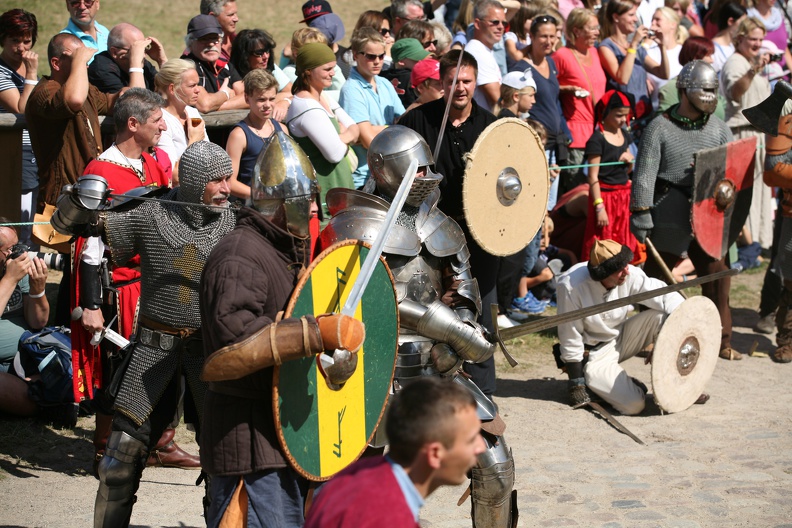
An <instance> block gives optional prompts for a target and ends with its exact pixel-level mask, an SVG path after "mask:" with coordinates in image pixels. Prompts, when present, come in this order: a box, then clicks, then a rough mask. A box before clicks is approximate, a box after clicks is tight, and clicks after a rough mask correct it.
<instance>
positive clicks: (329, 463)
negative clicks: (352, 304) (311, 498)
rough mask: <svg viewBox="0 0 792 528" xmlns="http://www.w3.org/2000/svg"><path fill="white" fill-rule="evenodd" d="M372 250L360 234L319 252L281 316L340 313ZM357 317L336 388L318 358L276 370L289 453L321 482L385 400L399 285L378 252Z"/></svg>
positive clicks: (361, 443) (349, 454)
mask: <svg viewBox="0 0 792 528" xmlns="http://www.w3.org/2000/svg"><path fill="white" fill-rule="evenodd" d="M368 253H369V246H368V245H367V244H365V243H363V242H360V241H357V240H348V241H344V242H339V243H338V244H335V245H333V246H331V247H329V248H328V249H327V250H325V251H324V252H322V254H320V255H319V256H318V257H317V258H316V259H315V260H314V261H313V263H311V266H310V267H309V268H308V270H307V272H306V273H305V274H304V275H303V277H302V278H301V279H300V281H299V283H298V284H297V288H296V289H295V291H294V294H293V295H292V298H291V300H290V301H289V305H288V306H287V308H286V313H285V316H286V317H300V316H303V315H306V314H310V315H319V314H323V313H329V312H334V313H339V312H340V311H341V307H342V306H343V305H344V302H345V301H346V298H347V296H348V295H349V292H350V291H351V289H352V285H353V284H354V282H355V279H356V278H357V276H358V273H359V272H360V267H361V265H362V264H363V262H365V260H366V258H367V256H368ZM355 318H356V319H359V320H361V321H363V322H364V323H365V325H366V339H365V341H364V342H363V347H362V348H361V349H360V350H359V351H358V364H357V368H356V370H355V373H354V374H353V375H352V377H351V378H350V379H349V381H347V382H346V383H345V384H344V385H343V386H342V387H341V388H340V389H339V390H332V389H330V388H329V387H328V385H327V383H326V382H325V379H324V377H323V376H322V374H321V373H320V371H319V369H318V368H317V365H316V357H309V358H304V359H300V360H297V361H290V362H287V363H284V364H283V365H281V366H280V367H276V368H275V375H274V380H273V399H272V405H273V410H274V414H275V425H276V430H277V433H278V437H279V439H280V444H281V447H282V448H283V451H284V453H285V454H286V458H287V459H288V460H289V462H290V463H291V464H292V466H293V467H294V469H295V470H297V471H298V472H299V473H300V474H301V475H303V476H304V477H306V478H307V479H309V480H313V481H323V480H327V479H329V478H330V477H332V476H333V475H334V474H336V473H338V472H339V471H341V470H342V469H344V468H345V467H346V466H348V465H349V464H351V463H352V462H354V461H355V460H357V459H358V457H359V456H360V455H361V454H362V453H363V450H364V449H365V448H366V445H367V444H368V443H369V441H370V440H371V438H372V437H373V435H374V432H375V431H376V429H377V425H378V424H379V422H380V419H381V417H382V414H383V411H384V408H385V404H386V402H387V400H388V394H389V392H390V388H391V383H392V381H393V372H394V368H395V366H396V352H397V349H398V336H399V317H398V305H397V303H396V290H395V289H394V285H393V276H392V275H391V272H390V270H389V269H388V266H387V265H386V264H385V260H384V259H383V258H380V261H379V263H378V265H377V267H376V268H375V270H374V274H373V276H372V277H371V280H370V281H369V284H368V287H367V288H366V290H365V292H364V294H363V299H362V301H361V302H360V304H359V306H358V308H357V311H356V312H355Z"/></svg>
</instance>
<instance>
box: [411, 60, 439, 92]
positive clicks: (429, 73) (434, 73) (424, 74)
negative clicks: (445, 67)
mask: <svg viewBox="0 0 792 528" xmlns="http://www.w3.org/2000/svg"><path fill="white" fill-rule="evenodd" d="M426 79H436V80H438V81H439V80H440V63H439V62H438V61H437V59H433V58H431V57H427V58H425V59H424V60H422V61H418V62H417V63H415V67H414V68H413V70H412V73H411V74H410V84H411V85H412V87H413V88H415V87H416V86H418V85H419V84H421V83H422V82H424V81H425V80H426Z"/></svg>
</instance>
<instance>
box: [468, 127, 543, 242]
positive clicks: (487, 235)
mask: <svg viewBox="0 0 792 528" xmlns="http://www.w3.org/2000/svg"><path fill="white" fill-rule="evenodd" d="M466 159H467V166H466V167H465V180H464V183H463V185H462V202H463V205H464V209H465V220H466V221H467V225H468V228H469V229H470V232H471V234H472V235H473V238H475V239H476V242H478V244H479V245H480V246H481V247H482V248H484V249H485V250H486V251H487V252H488V253H491V254H493V255H496V256H499V257H505V256H507V255H513V254H514V253H517V252H518V251H520V250H521V249H523V248H524V247H525V246H527V245H528V243H529V242H530V241H531V240H533V237H534V235H535V234H536V232H537V231H538V230H539V228H540V227H541V226H542V220H543V219H544V216H545V213H546V212H547V198H548V194H549V192H550V180H549V172H548V168H547V158H545V151H544V147H543V146H542V142H541V140H540V139H539V136H538V135H537V133H536V132H535V131H534V129H533V128H531V127H530V126H528V124H526V123H525V122H523V121H520V120H519V119H514V118H508V119H499V120H497V121H495V122H494V123H492V124H491V125H490V126H488V127H487V128H486V129H484V132H482V133H481V135H480V136H479V138H478V140H476V144H475V145H474V146H473V149H472V150H471V151H470V152H469V153H468V154H467V155H466ZM493 219H497V221H496V222H493Z"/></svg>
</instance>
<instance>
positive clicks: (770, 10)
mask: <svg viewBox="0 0 792 528" xmlns="http://www.w3.org/2000/svg"><path fill="white" fill-rule="evenodd" d="M66 4H67V8H68V20H67V21H66V23H65V27H64V28H63V30H62V32H61V33H59V34H58V35H55V36H47V37H48V38H49V40H48V45H47V62H48V69H49V71H50V73H49V75H45V76H43V77H41V78H39V77H38V75H37V70H38V65H39V60H38V59H39V56H38V53H37V52H35V51H34V50H33V48H34V46H35V44H36V42H37V40H38V39H39V34H38V28H37V22H36V17H35V15H34V14H33V13H29V12H27V11H25V10H24V9H12V10H10V11H7V12H5V13H3V14H2V15H0V47H1V48H2V52H1V53H0V112H5V113H16V114H25V115H26V118H27V124H28V125H27V126H28V129H26V130H25V131H24V132H23V138H22V145H21V149H22V175H21V181H22V196H21V200H20V210H21V219H22V221H23V222H29V221H31V220H32V219H33V215H34V213H40V214H44V215H45V216H46V215H47V214H51V213H52V210H53V208H54V207H53V206H54V204H55V202H56V199H57V195H58V193H59V192H60V188H61V187H62V186H63V185H64V184H66V183H73V182H75V181H76V180H77V178H78V177H80V176H81V175H82V174H83V171H84V169H85V167H86V165H87V164H88V163H89V162H90V161H91V160H92V159H94V158H96V157H98V156H99V155H100V154H101V153H102V152H103V151H104V150H106V149H107V148H109V147H110V146H111V145H112V140H113V138H112V137H110V136H107V137H102V133H101V131H100V130H101V129H100V126H99V116H100V115H102V114H110V113H112V110H113V104H114V100H115V97H117V95H118V94H119V93H123V91H125V90H127V89H129V88H133V87H138V88H146V89H148V90H152V91H156V92H157V93H159V95H161V96H162V98H163V100H164V103H165V106H164V107H163V118H164V122H165V124H166V125H167V129H166V130H163V131H162V133H161V135H160V137H159V141H158V144H157V148H158V149H159V150H158V152H159V155H158V156H156V157H157V160H158V162H160V163H161V164H162V165H163V167H164V169H166V173H167V174H168V175H169V177H170V179H171V185H173V186H177V185H178V183H179V170H178V167H179V158H180V156H181V154H182V153H183V152H184V150H185V149H186V148H187V146H188V145H190V144H192V143H194V142H196V141H210V140H211V141H214V142H217V143H220V144H223V145H225V146H226V148H227V151H228V153H229V154H230V156H231V159H232V161H233V166H234V175H233V177H232V179H231V184H230V186H231V193H232V195H233V196H234V197H236V199H237V200H238V201H240V202H242V201H244V200H246V199H247V198H248V197H249V196H250V181H251V177H252V174H253V166H254V164H255V160H256V158H257V156H258V155H259V153H260V152H261V151H262V150H263V149H264V148H265V147H266V145H267V144H268V143H269V141H270V139H271V138H272V136H273V134H274V133H275V132H278V131H285V132H287V133H289V134H290V135H292V136H293V137H294V138H295V139H296V140H297V142H298V143H299V144H300V145H301V146H302V148H303V149H304V150H305V152H306V153H307V154H308V156H309V158H310V159H311V161H312V163H313V165H314V167H315V169H316V171H317V174H318V177H319V181H320V186H321V200H322V206H323V214H324V218H325V220H326V219H327V217H328V216H327V215H329V211H328V210H327V208H326V206H325V205H324V196H325V194H326V192H327V191H328V190H330V189H331V188H333V187H338V186H343V187H349V188H357V189H362V188H364V186H365V184H366V181H367V179H368V176H369V171H368V165H367V161H366V153H367V147H368V145H369V144H370V142H371V140H372V139H373V138H374V137H375V136H376V135H377V134H378V133H379V132H381V131H382V130H383V129H384V128H386V127H388V126H391V125H393V124H396V123H398V122H399V119H400V118H401V116H403V115H404V114H405V113H409V112H411V111H413V110H414V109H415V108H417V107H419V106H421V105H423V104H427V103H430V102H432V101H435V100H437V99H439V98H441V97H443V84H442V82H441V76H440V72H439V69H440V67H439V62H438V60H439V59H440V58H441V57H442V56H443V55H445V54H446V53H447V52H448V51H450V50H452V49H464V50H465V51H467V52H469V53H470V54H471V55H472V56H473V57H474V58H475V60H476V64H477V70H476V71H477V76H476V89H475V93H474V99H475V101H476V103H477V106H478V107H479V108H481V110H482V111H488V112H492V113H495V114H496V115H498V116H499V117H513V118H519V119H525V120H529V123H531V124H532V126H534V128H535V129H536V130H537V132H538V133H539V134H540V135H541V137H542V138H543V143H544V148H545V153H546V156H547V161H548V165H549V167H550V170H549V174H548V177H549V179H550V183H551V185H550V189H551V191H550V196H549V201H548V205H547V210H548V212H549V213H551V215H552V216H551V217H552V218H554V219H555V220H556V224H557V225H555V226H554V225H553V223H552V222H547V223H546V224H545V227H544V228H543V231H542V232H540V233H537V234H536V238H535V243H534V244H532V245H531V246H529V247H531V248H533V249H531V250H530V251H531V252H533V253H534V254H533V255H532V256H531V257H529V260H530V261H531V262H534V261H535V259H536V258H541V257H542V256H544V258H545V261H547V255H548V254H550V255H556V254H557V252H558V251H559V250H561V251H562V253H563V254H564V255H569V257H568V258H565V259H564V261H565V262H573V261H574V260H577V259H580V258H581V256H583V255H586V254H587V252H588V251H587V249H586V248H589V247H591V245H592V244H593V242H594V240H596V239H602V238H613V239H615V240H617V241H618V242H620V243H622V244H626V245H628V246H629V247H631V248H633V250H634V254H635V255H636V258H637V259H640V258H644V257H643V255H645V253H644V251H643V249H642V247H641V246H642V244H640V242H637V241H636V240H635V239H634V237H632V235H631V233H630V232H629V229H628V228H627V227H625V226H626V225H627V224H626V220H627V219H626V216H628V215H629V203H627V204H625V203H622V202H618V201H617V200H613V199H611V198H612V197H614V196H617V195H621V196H622V197H623V196H627V195H629V185H630V179H631V167H632V164H633V163H634V161H635V159H634V158H635V156H636V154H637V153H638V150H639V149H638V147H639V145H640V141H641V132H642V130H644V129H645V127H646V126H647V125H648V123H649V122H651V121H652V120H653V119H656V118H657V116H658V115H660V114H661V113H662V112H664V111H668V110H669V109H671V108H673V107H674V105H676V104H678V102H679V94H678V92H677V89H676V83H675V81H674V79H675V78H676V76H677V75H678V74H679V72H680V70H681V69H682V67H683V66H685V65H686V64H688V63H689V62H691V61H694V60H703V61H706V62H708V63H710V64H712V65H713V67H714V68H715V70H716V71H717V72H718V73H719V78H720V93H719V96H718V97H719V102H718V107H717V109H716V111H715V115H716V116H718V117H719V118H722V119H723V120H724V121H725V122H726V123H727V124H728V125H729V127H730V129H731V132H732V134H733V137H734V139H740V138H744V137H747V136H753V135H755V136H758V148H757V152H756V173H755V175H754V194H753V203H752V205H751V211H750V214H749V218H748V221H747V223H746V234H747V235H748V238H749V239H752V240H753V241H755V242H756V243H758V244H759V245H760V246H761V248H763V249H764V250H770V248H771V246H772V240H773V221H774V211H775V205H774V198H773V192H772V189H771V188H770V187H768V186H767V185H766V184H764V183H763V182H762V177H761V176H762V171H763V167H764V137H763V134H760V133H758V132H757V131H756V130H755V129H754V128H753V127H752V126H751V125H750V124H749V123H748V122H747V120H746V119H745V117H744V116H743V115H742V113H741V111H742V110H743V109H745V108H747V107H750V106H753V105H755V104H757V103H758V102H760V101H762V100H763V99H764V98H765V97H767V96H768V95H769V94H770V91H771V87H772V85H773V83H774V82H776V81H777V80H778V79H779V78H785V76H786V75H787V74H788V71H787V70H786V69H785V68H787V67H788V65H789V64H790V63H792V55H790V52H789V46H788V43H789V42H788V41H789V36H790V34H792V31H790V27H789V26H790V20H792V19H790V17H789V16H787V14H785V13H784V12H783V10H782V9H781V8H780V7H778V6H776V5H775V1H774V0H755V2H753V3H751V4H750V5H749V4H746V3H745V2H744V0H713V1H711V2H709V5H705V4H702V3H700V2H690V1H689V0H665V2H664V3H663V2H661V1H659V0H636V1H632V0H609V1H607V2H604V3H600V2H598V1H596V0H559V1H558V2H556V1H554V0H530V1H529V0H519V1H518V0H506V1H502V2H499V1H497V0H478V1H473V0H461V1H460V0H448V1H445V2H444V1H438V0H435V1H434V2H421V1H420V0H393V2H392V4H391V5H390V6H388V7H387V8H386V9H384V10H382V11H379V10H366V11H363V12H361V14H360V16H359V18H358V19H357V22H356V24H355V25H354V30H353V31H352V32H351V34H350V35H347V31H346V28H345V26H344V23H343V22H342V20H341V18H340V17H339V16H338V14H337V13H334V12H333V9H332V6H331V5H330V3H329V2H327V1H325V0H309V1H308V2H306V3H305V4H304V5H303V6H302V11H301V12H295V14H294V17H293V18H294V19H295V22H297V20H299V23H300V24H304V25H305V26H304V27H299V28H296V30H295V31H294V33H293V35H292V38H291V39H290V41H288V42H285V43H282V46H281V47H280V49H279V47H278V45H277V43H276V42H275V39H274V38H273V37H272V33H271V31H268V30H267V29H265V28H262V27H254V26H255V23H254V21H251V20H250V19H249V18H247V17H246V15H245V4H244V3H239V5H237V1H234V0H201V1H200V6H197V7H199V10H198V12H197V13H196V14H195V16H193V17H189V18H188V17H185V20H184V21H183V23H184V24H185V26H184V28H185V33H184V35H185V47H184V48H183V49H173V50H166V49H165V47H164V46H163V45H162V43H161V41H160V40H159V39H157V38H156V37H155V36H147V35H146V30H145V28H139V27H136V26H135V25H133V24H131V23H120V24H118V25H116V26H114V27H112V28H110V29H108V28H106V27H104V26H103V25H101V24H100V23H99V22H98V21H97V16H98V13H99V8H100V2H99V0H67V2H66ZM64 15H65V14H64ZM238 26H239V27H244V28H245V29H241V30H239V31H238V30H237V28H238ZM268 29H269V30H272V29H273V28H272V27H269V28H268ZM345 38H346V40H345ZM342 42H349V47H346V46H345V45H344V44H342ZM176 57H178V58H176ZM234 109H244V110H248V109H249V114H248V115H247V117H245V119H243V120H242V121H240V122H239V123H238V124H236V125H235V126H234V127H233V128H232V130H231V131H230V134H229V133H220V134H216V133H215V132H214V131H210V130H208V129H207V127H206V123H205V121H204V117H203V116H205V115H206V114H210V113H212V112H215V111H218V110H234ZM215 135H217V137H215ZM613 162H618V163H622V165H619V166H615V167H614V166H607V165H606V166H602V167H600V164H602V163H606V164H607V163H613ZM594 183H597V184H599V185H601V186H602V187H600V188H597V189H596V190H595V189H594V187H593V184H594ZM608 186H613V187H612V188H610V187H608ZM606 187H608V189H606ZM625 189H626V191H625ZM606 190H607V191H608V192H607V193H606V192H604V191H606ZM614 190H617V191H618V192H615V193H611V191H614ZM625 192H626V195H625ZM606 194H607V196H606ZM603 198H607V199H605V200H604V203H603ZM446 199H453V198H449V197H446ZM581 200H587V202H586V203H585V204H583V206H580V205H575V204H579V203H582V202H581ZM617 202H618V203H617ZM625 215H626V216H625ZM587 218H588V219H587ZM573 224H577V227H574V226H573ZM570 226H572V227H570ZM553 230H555V231H554V232H553ZM551 232H552V233H553V234H552V235H551ZM572 232H574V233H577V235H575V236H572V237H570V236H569V234H570V233H572ZM20 240H21V241H22V242H24V243H26V244H28V245H30V246H33V247H34V248H35V246H36V243H37V242H40V241H41V240H40V238H36V237H33V236H32V234H31V230H30V228H29V226H26V227H23V228H22V229H21V230H20ZM540 240H545V243H544V244H540V243H539V242H540ZM556 242H557V243H558V245H556ZM551 260H552V259H551ZM681 265H682V264H681ZM66 275H67V276H68V270H67V273H66ZM526 275H528V273H526ZM543 276H546V272H545V275H543ZM537 291H542V292H551V293H550V294H549V295H551V296H552V288H550V289H547V288H542V289H541V290H537ZM62 293H64V295H66V294H67V292H66V291H63V290H62ZM526 293H527V295H529V296H530V295H532V294H531V292H530V291H528V292H523V291H520V292H514V297H518V300H522V306H527V305H530V306H532V310H533V311H537V310H541V309H543V306H544V304H542V303H537V302H534V301H541V299H532V298H530V297H529V298H528V300H527V301H526ZM545 301H546V302H552V301H553V299H552V298H548V299H545ZM518 305H520V303H518V304H517V305H515V306H516V307H517V308H519V306H518ZM517 311H520V310H519V309H518V310H517ZM56 312H57V313H58V315H57V316H56V317H58V318H62V317H63V313H62V310H61V309H60V308H59V309H58V310H56Z"/></svg>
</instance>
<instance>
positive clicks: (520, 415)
mask: <svg viewBox="0 0 792 528" xmlns="http://www.w3.org/2000/svg"><path fill="white" fill-rule="evenodd" d="M746 324H747V323H746ZM735 332H736V333H735V339H734V343H735V345H736V346H737V348H738V349H740V350H744V351H745V350H748V349H749V348H750V347H751V344H752V343H753V342H754V341H755V340H756V341H757V342H758V343H757V344H758V349H759V350H763V351H770V350H771V349H772V340H771V339H768V338H767V337H765V336H756V335H754V334H753V333H751V332H750V330H749V329H747V328H736V329H735ZM625 367H626V369H627V371H628V373H630V374H631V375H634V376H637V377H638V378H639V379H641V380H642V381H644V382H645V383H647V384H649V385H650V386H651V383H650V379H651V376H650V367H649V366H646V365H644V364H643V360H641V359H639V358H634V359H631V360H629V361H628V362H627V363H626V364H625ZM520 372H521V373H520ZM518 373H519V374H518ZM790 373H792V365H778V364H775V363H772V362H771V361H770V359H768V358H766V357H764V358H759V357H746V358H745V359H743V361H735V362H728V361H724V360H719V361H718V364H717V367H716V370H715V373H714V375H713V377H712V380H711V381H710V383H709V386H708V387H707V391H708V392H709V393H710V394H711V395H712V399H711V400H710V401H709V403H707V404H706V405H697V406H693V407H692V408H690V409H688V410H687V411H685V412H682V413H678V414H671V415H669V414H665V415H663V414H661V413H660V411H659V409H658V408H657V407H656V406H655V405H654V404H653V403H652V402H650V404H649V405H648V408H647V410H646V411H645V412H644V413H643V414H642V415H641V416H637V417H622V416H620V417H618V418H619V420H620V421H621V422H622V423H623V424H624V425H625V426H627V427H628V428H629V429H630V430H631V431H632V432H633V433H635V434H636V435H637V436H638V437H640V438H641V439H642V440H643V441H644V442H645V443H646V445H644V446H642V445H639V444H637V443H635V442H634V441H633V440H631V439H630V438H629V437H627V436H626V435H623V434H621V433H619V432H618V431H616V430H615V429H613V428H612V427H611V426H610V425H608V424H607V423H606V422H605V421H603V420H601V419H599V418H597V417H596V416H595V415H594V414H592V413H590V412H589V411H586V410H571V409H570V408H569V407H568V406H567V405H566V383H565V381H564V380H563V378H562V377H561V376H559V375H558V371H557V370H556V369H555V367H554V366H553V365H552V364H551V360H550V358H549V356H548V358H547V360H546V361H545V360H544V359H542V361H540V362H539V366H537V367H535V368H534V367H531V368H530V369H525V370H523V371H511V372H509V371H508V370H506V369H503V370H502V371H501V372H500V380H499V383H498V392H497V396H496V401H497V402H498V404H499V406H500V409H501V412H502V414H503V417H504V419H505V421H506V423H507V425H508V428H507V430H506V438H507V441H508V443H509V445H510V446H511V448H512V450H513V452H514V457H515V461H516V468H517V481H516V489H517V490H518V503H519V509H520V523H519V524H520V526H524V527H532V526H538V527H544V526H585V527H589V526H594V527H607V528H619V527H624V528H627V527H673V528H699V527H701V528H710V527H713V528H714V527H732V526H746V527H782V526H788V527H792V497H790V489H792V415H791V414H790V412H789V409H790V408H791V407H792V391H790V389H789V381H788V380H789V378H790ZM92 427H93V426H92V422H91V420H90V419H82V420H81V421H80V424H79V426H78V428H77V430H76V431H75V432H76V435H75V436H76V438H73V440H72V441H71V443H70V444H68V445H69V449H68V451H69V452H68V454H67V456H68V457H70V458H72V459H73V460H71V462H73V463H72V464H70V465H69V466H68V467H71V468H74V467H79V468H80V469H79V470H71V469H70V470H64V469H63V467H64V464H63V462H64V461H63V460H62V459H63V456H64V455H63V452H62V450H54V449H53V451H52V452H48V450H47V449H43V450H42V451H43V452H41V453H37V454H36V456H35V463H32V462H30V460H31V458H33V457H30V456H27V457H24V458H22V457H19V456H17V457H13V456H9V453H10V452H13V450H11V449H9V447H8V446H0V451H1V453H0V467H1V468H2V470H3V471H2V472H0V490H2V493H0V525H11V526H46V527H61V526H63V527H72V526H74V527H84V526H89V525H90V524H91V518H92V510H93V500H94V497H95V493H96V487H97V481H96V480H95V479H94V478H93V477H91V476H90V475H87V474H86V471H85V469H87V468H89V467H90V455H91V446H90V438H91V433H92ZM42 434H44V435H47V434H50V435H56V434H57V433H56V432H53V431H50V430H48V429H45V430H44V432H43V433H42ZM180 434H181V437H180V438H181V439H180V442H181V443H182V444H183V445H184V447H185V448H186V449H188V450H190V451H192V452H196V451H197V447H196V446H195V444H194V443H191V442H189V436H188V435H186V434H184V433H180ZM38 440H39V441H41V439H38ZM44 440H45V442H43V444H44V445H47V441H48V440H49V439H47V438H45V439H44ZM18 441H19V442H24V441H25V438H19V439H18ZM53 442H54V441H53ZM53 445H55V443H53ZM196 477H197V472H192V471H180V470H174V469H154V470H146V471H145V472H144V475H143V482H142V484H141V488H140V491H139V493H138V497H139V499H138V503H137V504H136V506H135V510H134V513H133V516H132V526H138V527H142V526H151V527H155V526H168V527H171V526H173V527H176V526H178V527H187V526H190V527H192V526H194V527H201V526H204V522H203V518H202V517H201V511H200V500H201V495H202V492H201V490H200V489H198V488H196V487H195V486H194V485H193V484H194V482H195V478H196ZM463 489H464V488H463V487H458V488H442V489H440V490H438V491H437V492H435V494H434V495H432V496H431V497H430V498H429V500H428V501H427V504H426V506H425V507H424V509H423V511H422V514H421V524H422V526H423V527H424V528H446V527H449V528H450V527H465V526H470V514H469V506H470V503H469V502H467V503H465V504H463V505H462V506H460V507H457V506H456V503H457V500H458V498H459V497H460V495H461V494H462V491H463Z"/></svg>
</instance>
